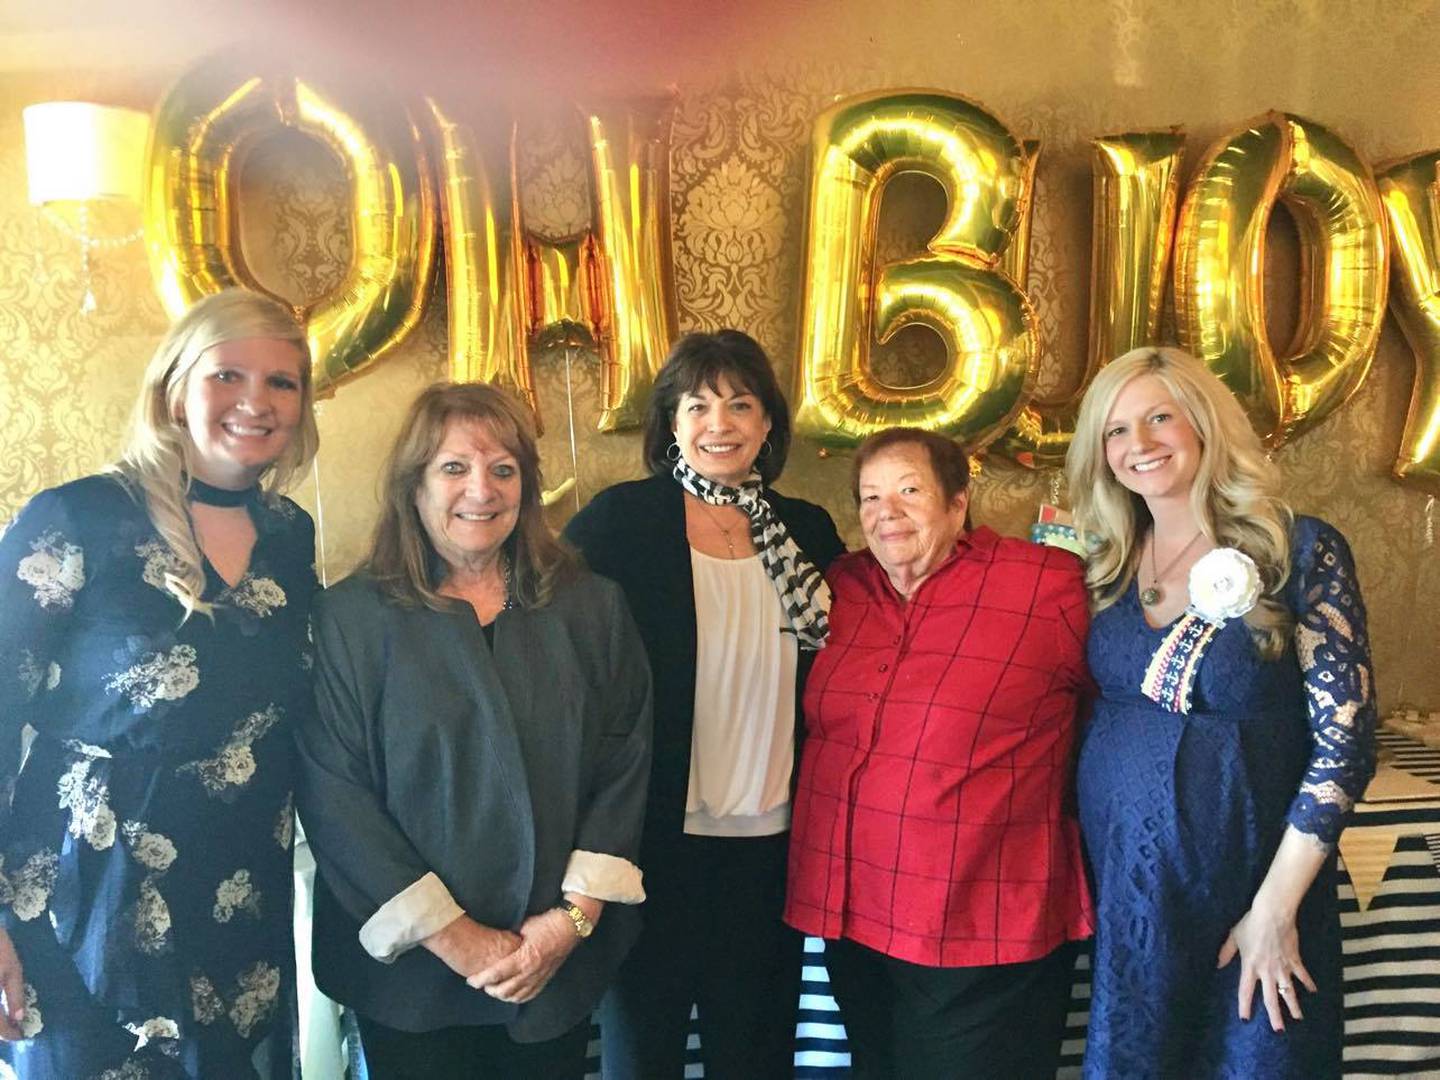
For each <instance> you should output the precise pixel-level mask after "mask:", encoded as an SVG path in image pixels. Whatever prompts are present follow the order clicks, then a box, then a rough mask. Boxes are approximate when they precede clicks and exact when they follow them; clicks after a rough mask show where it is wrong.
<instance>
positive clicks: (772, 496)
mask: <svg viewBox="0 0 1440 1080" xmlns="http://www.w3.org/2000/svg"><path fill="white" fill-rule="evenodd" d="M765 498H766V500H767V501H768V502H769V503H770V506H771V508H772V509H773V510H774V511H775V514H776V516H777V517H779V518H780V520H781V521H783V522H784V523H785V527H786V528H787V529H789V530H790V535H791V537H793V538H794V540H795V543H796V544H798V545H799V547H800V550H801V551H803V552H804V553H805V555H806V557H807V558H809V559H810V561H811V562H813V563H814V564H815V565H816V566H817V567H819V568H820V570H821V572H822V573H823V572H824V570H825V568H826V567H827V566H829V565H830V562H831V560H832V559H834V558H835V557H836V556H837V555H840V554H841V553H842V552H844V550H845V545H844V543H842V542H841V540H840V535H839V533H837V532H836V531H835V523H834V522H833V521H831V520H830V515H829V514H827V513H826V512H825V511H824V510H823V509H822V508H821V507H818V506H816V505H814V504H813V503H808V502H804V501H802V500H800V499H791V498H787V497H786V496H784V495H781V494H780V493H778V492H776V491H774V490H769V489H767V490H766V492H765ZM565 537H566V539H567V540H569V541H570V542H571V543H572V544H574V545H575V546H576V547H577V548H579V550H580V552H581V554H583V555H584V556H585V560H586V562H587V563H589V565H590V568H591V569H592V570H594V571H595V572H596V573H597V574H603V575H604V576H605V577H608V578H610V579H612V580H613V581H615V582H617V583H619V585H620V587H621V588H622V589H624V591H625V596H626V598H627V599H628V600H629V601H630V610H631V612H632V613H633V614H634V616H635V622H636V624H637V625H638V626H639V627H640V636H641V638H642V639H643V640H644V642H645V650H646V653H647V654H648V655H649V658H650V670H651V673H652V675H653V677H654V680H655V698H654V700H655V741H654V754H653V758H652V765H651V771H650V801H649V808H648V810H647V812H646V818H645V838H644V842H643V843H642V845H641V868H642V869H643V870H644V871H645V873H646V874H647V875H649V874H652V873H654V872H656V871H663V868H664V865H665V861H664V855H665V854H666V853H667V850H668V849H670V848H672V847H673V846H674V844H675V843H676V842H677V841H678V840H679V838H680V837H681V836H682V835H683V833H684V828H685V801H686V796H687V794H688V793H689V789H690V741H691V734H692V731H693V728H694V722H695V715H694V708H695V649H696V644H695V640H696V630H695V582H694V578H693V576H692V575H691V572H690V544H689V541H688V540H687V539H686V537H685V493H684V489H683V488H681V487H680V484H679V483H678V482H677V481H676V480H675V479H674V478H673V477H670V476H652V477H650V478H649V479H647V480H634V481H630V482H628V483H623V484H616V485H615V486H614V487H610V488H606V489H605V490H604V491H602V492H600V494H598V495H596V496H595V498H594V499H592V500H591V501H590V503H589V504H588V505H587V506H586V507H585V508H584V509H582V510H581V511H580V512H579V513H578V514H576V515H575V517H574V518H572V519H571V521H570V524H569V525H568V526H566V528H565ZM813 658H814V654H813V653H811V652H809V651H808V650H804V649H802V650H801V651H800V656H799V664H798V668H797V672H796V676H797V677H796V680H795V682H796V686H795V693H796V705H795V734H796V744H797V752H798V744H799V738H800V733H801V726H802V725H801V717H802V712H801V708H800V700H799V698H800V694H801V691H802V690H803V688H804V685H805V675H806V673H807V672H808V671H809V670H810V663H811V660H812V659H813Z"/></svg>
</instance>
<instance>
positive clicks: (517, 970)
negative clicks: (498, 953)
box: [465, 908, 580, 1005]
mask: <svg viewBox="0 0 1440 1080" xmlns="http://www.w3.org/2000/svg"><path fill="white" fill-rule="evenodd" d="M579 942H580V938H579V937H577V936H576V934H575V924H574V923H572V922H571V921H570V918H569V916H567V915H566V914H565V913H564V912H563V911H561V910H559V909H558V908H551V909H550V910H549V911H542V912H541V913H540V914H538V915H531V916H530V917H529V918H528V919H526V920H525V921H524V923H522V924H521V926H520V947H519V948H518V949H516V950H515V951H514V952H512V953H511V954H510V955H509V956H505V957H502V958H501V959H499V960H497V961H496V962H495V963H493V964H491V965H490V966H489V967H487V968H486V969H485V970H484V971H477V972H476V973H475V974H474V975H471V976H470V978H468V979H466V980H465V981H466V982H468V983H469V984H470V985H471V986H472V987H474V988H475V989H476V990H484V991H485V993H487V994H489V995H490V996H491V997H493V998H498V999H499V1000H501V1001H508V1002H512V1003H513V1004H516V1005H520V1004H523V1003H524V1002H527V1001H529V1000H530V999H531V998H533V997H535V995H537V994H538V993H540V991H541V990H544V989H545V986H546V984H548V983H549V982H550V979H551V977H552V976H554V974H555V972H557V971H559V970H560V965H561V964H563V963H564V962H565V959H566V957H568V956H569V955H570V953H571V952H572V951H574V949H575V946H576V945H577V944H579Z"/></svg>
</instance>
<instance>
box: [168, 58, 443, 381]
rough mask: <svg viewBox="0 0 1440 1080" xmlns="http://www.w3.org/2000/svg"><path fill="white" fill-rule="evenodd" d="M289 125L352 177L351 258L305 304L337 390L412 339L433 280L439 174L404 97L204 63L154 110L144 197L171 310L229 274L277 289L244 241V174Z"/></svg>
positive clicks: (234, 63)
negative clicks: (250, 259)
mask: <svg viewBox="0 0 1440 1080" xmlns="http://www.w3.org/2000/svg"><path fill="white" fill-rule="evenodd" d="M286 127H288V128H294V129H297V130H299V131H301V132H304V133H305V134H307V135H309V136H311V137H313V138H316V139H318V140H319V141H320V142H321V143H323V144H324V145H325V146H327V147H328V148H329V149H330V150H331V151H332V152H333V153H334V154H335V155H336V157H338V158H339V160H340V162H341V164H342V166H343V167H344V171H345V177H346V179H347V181H348V183H349V188H350V240H351V247H352V250H353V254H352V256H351V262H350V266H349V268H348V269H347V271H346V273H345V276H344V278H343V279H342V280H341V282H340V284H339V286H338V287H337V288H336V289H335V290H334V291H333V292H331V293H330V294H329V295H327V296H325V297H322V298H320V299H319V300H317V301H315V302H314V303H311V304H309V305H306V306H304V307H300V308H297V314H299V315H300V317H301V318H302V319H303V320H304V322H305V326H306V330H307V334H308V336H309V338H310V352H311V356H312V358H313V364H314V369H313V370H314V378H315V385H316V389H317V390H321V391H323V390H330V389H333V388H334V386H335V384H336V383H337V382H339V381H340V380H341V379H343V378H345V377H346V376H348V375H351V374H353V373H355V372H358V371H360V370H362V369H363V368H365V367H367V366H369V365H370V364H372V363H374V362H375V360H376V359H377V358H379V357H380V356H381V355H383V354H384V353H385V352H386V350H388V349H390V348H393V347H394V346H395V345H396V344H397V343H398V342H399V341H400V340H401V339H403V338H404V337H405V336H406V334H408V333H409V332H410V331H411V330H412V329H413V328H414V327H415V325H416V323H418V322H419V320H420V315H421V312H422V310H423V307H424V303H425V299H426V296H427V293H428V291H429V282H430V274H431V271H432V268H433V264H434V254H435V251H434V245H435V197H434V182H433V180H432V177H431V172H430V166H429V159H428V157H427V155H426V154H425V151H424V147H423V145H422V143H421V141H420V138H419V134H418V132H417V131H416V128H415V124H414V122H413V120H412V118H411V116H410V113H409V112H408V110H407V109H406V108H405V107H404V106H403V105H401V104H399V103H398V102H396V101H395V100H394V99H393V98H389V97H387V96H385V95H384V94H380V93H373V92H372V93H370V94H368V95H361V94H359V93H357V92H355V91H354V90H353V89H351V88H348V87H346V88H343V89H342V88H341V87H340V86H339V85H338V84H337V85H335V86H334V87H332V86H329V85H325V84H322V83H321V82H320V81H318V80H313V79H310V78H300V77H297V76H296V75H294V74H293V73H288V72H285V71H267V70H264V69H263V68H262V69H257V64H256V63H255V62H254V61H253V60H250V59H246V58H244V57H241V56H238V55H234V54H231V55H226V56H221V57H212V58H210V59H208V60H205V61H203V62H202V63H200V64H198V65H197V66H196V67H194V68H193V69H191V70H190V71H189V72H188V73H187V74H185V75H183V76H182V77H181V78H180V80H179V82H177V83H176V84H175V86H174V87H173V88H172V89H171V90H170V92H169V93H168V94H167V95H166V96H165V98H164V99H163V100H162V101H161V103H160V106H159V109H158V111H157V113H156V117H155V125H154V133H153V135H152V137H151V144H150V154H149V164H148V174H149V175H148V180H147V183H146V199H145V237H146V244H147V247H148V250H149V257H150V270H151V274H152V276H153V277H154V280H155V285H156V289H157V291H158V292H159V295H160V300H161V303H162V304H163V305H164V307H165V309H166V311H167V312H168V313H169V314H170V315H171V317H172V318H173V317H176V316H178V315H179V314H180V313H182V312H183V311H185V309H186V308H188V307H189V306H190V305H191V304H193V303H194V302H195V301H196V300H198V299H199V298H200V297H202V296H206V295H209V294H210V293H213V292H217V291H219V290H220V289H223V288H226V287H228V286H233V285H242V286H244V287H246V288H249V289H255V290H257V291H261V292H267V291H268V290H265V289H264V288H263V286H261V285H260V283H259V282H258V281H257V280H256V279H255V276H254V274H253V273H251V271H250V269H249V267H247V266H246V264H245V260H244V256H243V255H242V253H241V251H240V243H239V237H238V235H237V233H236V228H235V226H236V219H237V213H238V207H237V194H238V193H237V190H236V187H237V181H238V179H239V176H240V168H241V166H242V164H243V161H244V155H245V152H246V151H247V150H248V149H249V148H250V147H252V146H254V145H255V143H257V142H258V141H260V140H261V139H262V138H264V137H265V136H267V135H270V134H273V133H274V132H276V131H277V130H279V129H281V128H286ZM286 302H288V301H286Z"/></svg>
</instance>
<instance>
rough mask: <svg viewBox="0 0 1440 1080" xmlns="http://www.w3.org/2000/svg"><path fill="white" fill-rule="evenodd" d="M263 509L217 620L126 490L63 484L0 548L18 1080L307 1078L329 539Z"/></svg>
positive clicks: (278, 506)
mask: <svg viewBox="0 0 1440 1080" xmlns="http://www.w3.org/2000/svg"><path fill="white" fill-rule="evenodd" d="M249 509H250V513H251V516H252V518H253V519H254V521H255V525H256V532H257V540H256V545H255V549H254V552H253V554H252V556H251V562H250V567H249V569H248V571H247V572H246V574H245V576H244V577H243V578H241V580H240V581H239V582H238V583H236V584H235V585H234V586H233V587H231V586H229V585H227V584H226V582H225V581H224V580H223V579H222V578H221V577H220V576H219V575H218V574H217V573H216V571H215V569H214V568H213V567H211V566H209V564H208V563H207V565H206V577H207V585H206V590H205V594H204V598H205V600H207V601H209V602H210V603H212V604H213V605H214V608H213V618H212V617H211V616H210V615H206V614H204V613H196V614H194V615H192V616H191V617H190V618H189V619H182V616H183V614H184V612H183V609H182V607H181V605H180V604H179V602H178V601H176V600H175V599H174V598H173V597H172V596H171V594H170V593H168V592H167V591H166V589H165V574H166V573H167V571H170V570H172V569H174V568H175V567H176V565H177V564H176V560H175V557H174V555H173V554H172V553H171V551H170V549H169V547H168V546H167V545H166V544H165V542H164V541H163V540H161V538H160V537H159V535H158V534H157V533H156V532H155V529H154V527H153V526H152V525H151V523H150V519H149V517H148V516H147V514H146V512H145V510H144V507H143V505H142V503H141V502H140V501H139V500H138V499H137V498H132V496H131V494H130V491H129V489H128V488H127V487H125V486H124V485H123V484H122V482H121V481H120V480H118V479H117V478H114V477H110V476H94V477H89V478H86V479H82V480H78V481H75V482H74V483H71V484H67V485H65V486H63V487H59V488H55V489H53V490H50V491H47V492H43V493H42V494H40V495H38V496H37V497H36V498H35V499H34V500H32V501H31V502H30V504H29V505H28V506H27V507H26V508H25V509H24V510H23V511H22V512H21V513H20V515H19V516H18V517H17V518H16V519H15V521H14V522H12V523H11V525H10V527H9V528H8V529H7V530H6V532H5V533H4V535H3V537H0V781H3V782H4V783H5V785H6V787H7V788H8V787H10V786H12V785H13V800H10V805H9V807H8V812H6V811H0V815H3V816H0V925H3V926H4V928H5V929H6V931H7V932H8V933H9V934H10V936H11V938H12V940H13V941H14V944H15V948H16V951H17V952H18V953H19V956H20V961H21V964H22V965H23V967H24V972H25V983H26V985H25V1007H26V1015H25V1017H24V1020H23V1023H22V1028H23V1034H24V1035H25V1036H26V1037H25V1038H24V1039H23V1040H22V1041H19V1042H15V1043H8V1044H0V1077H8V1075H9V1074H10V1073H11V1072H12V1071H13V1073H15V1074H17V1075H18V1076H19V1077H20V1078H21V1080H39V1078H45V1080H51V1078H53V1080H61V1078H64V1080H162V1078H176V1077H207V1078H208V1077H224V1078H226V1080H230V1078H243V1077H252V1076H263V1077H270V1076H288V1075H289V1073H290V1061H291V1055H290V1046H289V1038H288V1035H289V1025H288V1021H287V1017H286V1015H285V1014H286V1013H287V1005H286V1002H287V1000H288V997H287V991H288V988H289V986H290V984H291V972H292V969H293V956H292V952H291V948H292V946H291V889H292V884H291V863H290V860H291V844H292V839H293V826H292V822H293V812H292V801H291V786H292V760H291V759H292V749H291V747H292V743H291V738H292V736H291V728H292V726H293V725H294V723H295V722H296V717H297V715H298V714H299V713H300V712H301V710H305V709H308V708H310V701H311V696H310V676H309V667H310V653H309V646H308V641H307V623H308V616H309V609H310V601H311V598H312V596H313V594H314V591H315V575H314V570H313V559H314V533H313V528H312V525H311V522H310V519H309V518H308V517H307V516H306V515H305V514H304V512H303V511H301V510H300V509H299V508H298V507H296V506H295V505H294V504H293V503H291V502H290V501H289V500H285V499H279V500H275V501H273V502H271V501H268V500H266V501H262V500H261V498H260V497H258V495H257V497H256V498H255V499H253V500H252V501H251V502H250V504H249ZM31 731H33V733H34V734H33V737H32V736H31V735H30V732H31ZM27 739H28V740H29V742H28V750H27V752H26V754H25V756H24V757H23V767H21V762H22V757H21V747H22V745H23V744H24V743H25V741H26V740H27ZM3 805H4V804H3V803H0V806H3Z"/></svg>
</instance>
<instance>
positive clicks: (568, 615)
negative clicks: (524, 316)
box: [299, 384, 650, 1080]
mask: <svg viewBox="0 0 1440 1080" xmlns="http://www.w3.org/2000/svg"><path fill="white" fill-rule="evenodd" d="M540 491H541V484H540V468H539V455H538V452H537V450H536V446H535V439H534V435H533V432H532V429H531V426H530V421H529V417H528V414H527V413H526V412H525V410H524V409H523V408H522V407H521V406H520V405H519V404H518V403H516V402H515V401H514V400H512V399H511V398H509V397H508V396H506V395H505V394H504V393H502V392H500V391H498V390H495V389H493V388H491V387H488V386H483V385H479V384H466V385H442V386H436V387H432V388H430V389H428V390H426V391H425V392H424V393H422V394H421V395H420V398H419V399H418V400H417V401H416V403H415V405H414V406H413V407H412V408H411V410H410V415H409V417H408V418H407V420H406V422H405V425H404V427H403V429H402V431H401V434H400V436H399V439H398V441H397V442H396V445H395V448H394V450H393V451H392V454H391V457H390V461H389V464H388V466H387V472H386V476H385V490H384V495H383V507H382V511H381V517H380V521H379V524H378V526H377V528H376V532H375V537H374V541H373V543H372V545H371V549H370V553H369V555H368V557H367V558H366V560H365V562H364V564H363V566H362V568H361V570H360V571H359V572H358V573H356V574H355V575H354V576H353V577H350V578H348V579H347V580H345V581H344V582H342V583H340V584H339V585H337V586H336V587H335V588H333V589H331V590H330V591H329V592H328V593H326V594H325V595H324V596H323V597H322V598H321V600H320V602H319V603H318V605H317V609H316V617H315V645H316V657H317V672H316V683H317V699H318V706H319V707H318V710H317V715H316V717H315V719H314V721H313V722H312V723H309V724H308V725H306V726H305V727H304V728H303V730H302V731H301V732H300V737H299V741H300V757H301V763H302V777H301V783H300V794H299V804H300V813H301V817H302V820H303V823H304V825H305V829H306V832H307V834H308V836H309V838H310V843H311V846H312V848H313V850H314V852H315V857H316V861H317V863H318V867H319V873H318V876H317V883H316V899H315V929H314V965H315V976H316V982H317V983H318V984H319V986H320V988H321V989H322V990H323V991H324V992H325V993H327V994H329V995H330V996H331V997H333V998H335V999H336V1000H338V1001H341V1002H343V1003H345V1004H347V1005H349V1006H351V1007H352V1008H354V1009H355V1011H356V1012H357V1013H358V1014H359V1016H360V1031H361V1039H362V1042H363V1044H364V1047H365V1056H366V1061H367V1063H368V1065H369V1070H370V1075H371V1076H373V1077H376V1078H379V1080H384V1078H387V1077H405V1078H407V1080H409V1078H429V1077H435V1078H437V1080H438V1078H441V1077H445V1078H449V1077H454V1076H461V1075H476V1074H477V1070H478V1072H480V1073H483V1075H486V1076H515V1077H527V1078H528V1077H535V1076H545V1077H557V1078H563V1077H577V1078H578V1077H579V1076H581V1075H582V1073H583V1067H584V1057H585V1047H586V1035H587V1027H588V1017H589V1014H590V1011H591V1009H592V1007H593V1006H594V1005H595V1003H596V1002H597V1001H598V1000H599V998H600V995H601V994H602V993H603V991H604V989H605V987H606V986H607V985H608V984H609V982H610V980H611V978H612V976H613V975H614V973H615V971H616V969H617V968H618V966H619V964H620V961H621V959H622V958H623V957H624V955H625V952H626V951H627V950H628V949H629V947H630V944H631V942H632V941H633V939H634V936H635V933H636V930H637V927H638V920H637V919H636V918H635V909H634V907H633V905H635V904H637V903H639V902H640V901H641V900H642V899H643V898H644V891H643V889H642V886H641V875H640V871H639V869H638V868H637V867H636V865H635V859H636V858H637V852H638V847H639V842H640V832H641V825H642V819H643V815H644V808H645V792H646V778H647V775H648V771H649V764H650V674H649V670H648V668H647V666H646V662H645V651H644V646H643V645H642V643H641V641H640V639H639V636H638V634H637V632H636V629H635V625H634V623H633V621H632V620H631V617H630V614H629V612H628V610H627V608H626V604H625V600H624V597H623V596H622V594H621V592H620V590H619V589H618V588H617V587H616V586H614V585H612V584H611V583H610V582H608V581H605V580H604V579H601V578H598V577H595V576H593V575H591V574H589V573H586V572H584V571H583V570H581V569H580V568H579V566H578V565H577V564H576V562H575V561H574V560H573V558H572V557H571V556H569V555H568V554H567V553H566V552H565V550H564V549H563V548H561V547H560V545H559V544H558V543H557V542H556V541H555V539H554V538H553V537H552V536H551V534H550V532H549V531H548V528H547V527H546V525H545V522H544V519H543V516H542V511H541V504H540Z"/></svg>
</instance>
